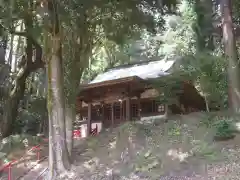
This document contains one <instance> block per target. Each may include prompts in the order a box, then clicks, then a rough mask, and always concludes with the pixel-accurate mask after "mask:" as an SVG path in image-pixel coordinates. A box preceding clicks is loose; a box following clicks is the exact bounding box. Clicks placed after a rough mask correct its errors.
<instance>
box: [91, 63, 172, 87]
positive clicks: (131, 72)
mask: <svg viewBox="0 0 240 180" xmlns="http://www.w3.org/2000/svg"><path fill="white" fill-rule="evenodd" d="M175 62H176V59H174V60H173V59H171V60H166V59H162V60H159V61H152V62H146V63H142V64H135V65H131V66H125V67H116V68H113V69H109V70H108V71H107V72H104V73H102V74H99V75H98V76H97V77H96V78H95V79H94V80H92V81H91V82H90V83H89V84H93V83H100V82H104V81H110V80H116V79H120V78H126V77H131V76H138V77H140V78H141V79H153V78H158V77H161V76H165V75H168V74H169V72H168V70H169V69H170V68H171V67H173V65H174V63H175Z"/></svg>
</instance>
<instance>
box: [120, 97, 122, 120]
mask: <svg viewBox="0 0 240 180" xmlns="http://www.w3.org/2000/svg"><path fill="white" fill-rule="evenodd" d="M122 121H123V102H122V100H121V101H120V122H122Z"/></svg>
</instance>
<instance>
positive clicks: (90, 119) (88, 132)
mask: <svg viewBox="0 0 240 180" xmlns="http://www.w3.org/2000/svg"><path fill="white" fill-rule="evenodd" d="M91 130H92V103H88V119H87V136H90V135H91Z"/></svg>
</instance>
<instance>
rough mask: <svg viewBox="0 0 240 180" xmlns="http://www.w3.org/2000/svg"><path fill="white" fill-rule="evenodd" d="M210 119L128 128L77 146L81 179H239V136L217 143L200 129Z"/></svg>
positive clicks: (175, 120) (200, 117)
mask: <svg viewBox="0 0 240 180" xmlns="http://www.w3.org/2000/svg"><path fill="white" fill-rule="evenodd" d="M206 118H207V115H206V114H202V113H193V114H190V115H185V116H173V117H171V118H170V119H169V121H168V122H164V121H162V120H154V121H152V122H151V123H148V124H146V123H140V122H138V123H129V122H128V123H125V124H123V125H122V126H119V127H117V128H115V129H112V130H108V131H105V132H102V133H101V134H100V135H99V136H98V137H91V138H89V139H87V140H86V141H81V142H76V143H79V145H78V146H77V148H75V159H74V161H75V172H76V175H77V176H78V177H77V178H76V179H83V180H89V179H90V180H105V179H106V180H110V179H111V180H113V179H114V180H124V179H126V180H127V179H128V180H135V179H136V180H152V179H153V180H155V179H156V180H159V179H162V180H164V179H166V180H167V179H169V180H170V179H178V180H180V179H181V180H184V179H192V180H200V179H214V178H215V179H219V180H227V179H240V178H239V177H240V176H239V175H238V174H239V167H240V159H239V156H240V154H239V151H240V149H239V146H238V145H240V136H239V135H237V136H236V137H235V139H234V140H229V141H227V142H214V141H213V135H214V130H213V129H212V128H206V126H204V125H201V122H202V121H203V120H204V119H206Z"/></svg>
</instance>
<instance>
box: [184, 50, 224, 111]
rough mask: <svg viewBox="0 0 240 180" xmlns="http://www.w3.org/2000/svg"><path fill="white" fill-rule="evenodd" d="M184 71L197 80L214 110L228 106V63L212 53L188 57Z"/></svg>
mask: <svg viewBox="0 0 240 180" xmlns="http://www.w3.org/2000/svg"><path fill="white" fill-rule="evenodd" d="M183 62H184V69H183V70H184V71H185V72H186V73H189V75H191V76H192V77H194V78H195V83H196V85H198V87H199V88H198V89H199V90H200V92H202V94H203V95H204V96H205V97H206V98H207V102H208V104H209V105H210V107H212V108H225V107H226V106H227V69H226V67H227V66H226V61H225V60H224V59H223V58H222V57H220V56H215V55H212V54H210V53H202V54H198V55H195V56H188V57H187V56H186V57H185V59H184V61H183Z"/></svg>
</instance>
